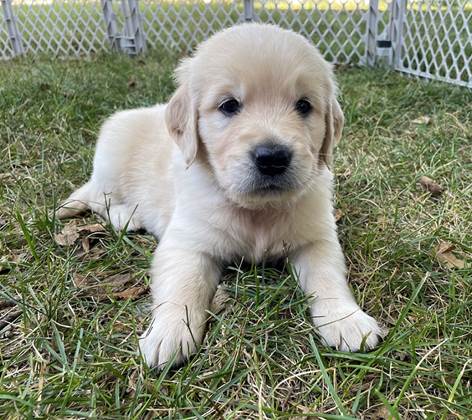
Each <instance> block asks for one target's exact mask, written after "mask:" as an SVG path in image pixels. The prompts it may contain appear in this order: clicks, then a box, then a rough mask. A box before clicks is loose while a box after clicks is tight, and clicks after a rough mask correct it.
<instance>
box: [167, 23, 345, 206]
mask: <svg viewBox="0 0 472 420" xmlns="http://www.w3.org/2000/svg"><path fill="white" fill-rule="evenodd" d="M177 80H178V84H179V87H178V89H177V91H176V93H175V94H174V96H173V97H172V99H171V100H170V103H169V105H168V107H167V111H166V122H167V126H168V130H169V132H170V134H171V135H172V137H173V138H174V139H175V141H176V143H177V145H178V146H179V148H180V149H181V151H182V153H183V156H184V158H185V160H186V162H187V165H191V164H192V162H193V161H194V160H195V159H196V158H197V159H198V158H199V157H200V156H202V157H204V159H205V160H206V162H207V164H208V167H209V168H210V170H211V172H212V173H213V175H214V176H215V178H216V180H217V182H218V184H219V185H220V187H221V188H222V190H223V191H224V193H225V195H226V196H227V197H228V198H229V199H230V200H232V201H233V202H235V203H236V204H238V205H240V206H243V207H248V208H258V207H264V206H266V205H269V204H270V205H277V204H278V203H287V201H291V200H294V199H296V198H297V197H299V196H300V195H301V194H303V192H305V191H307V190H308V189H309V188H310V187H311V186H313V183H316V182H317V174H318V173H319V169H320V168H321V167H322V166H323V165H329V164H330V163H331V159H332V151H333V147H334V144H335V143H336V142H337V140H338V139H339V138H340V136H341V130H342V125H343V114H342V112H341V109H340V107H339V104H338V102H337V101H336V97H335V94H336V92H335V90H336V89H335V84H334V81H333V75H332V70H331V66H330V65H329V64H328V63H326V62H325V61H324V60H323V58H322V57H321V55H320V54H319V53H318V51H317V50H316V48H315V47H314V46H313V45H311V44H310V43H309V42H308V41H307V40H306V39H305V38H303V37H302V36H300V35H297V34H295V33H294V32H291V31H287V30H283V29H281V28H279V27H276V26H270V25H260V24H245V25H241V26H236V27H233V28H230V29H227V30H225V31H223V32H220V33H218V34H216V35H214V36H213V37H212V38H210V39H209V40H208V41H206V42H205V43H203V44H202V45H201V46H200V47H199V48H198V50H197V52H196V54H195V55H194V56H193V57H192V58H189V59H186V60H184V61H183V62H182V63H181V65H180V66H179V68H178V69H177Z"/></svg>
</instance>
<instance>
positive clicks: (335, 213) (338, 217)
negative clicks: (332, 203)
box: [334, 209, 344, 223]
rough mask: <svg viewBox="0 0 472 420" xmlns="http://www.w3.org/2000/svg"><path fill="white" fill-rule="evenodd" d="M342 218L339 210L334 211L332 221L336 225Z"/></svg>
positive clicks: (341, 212)
mask: <svg viewBox="0 0 472 420" xmlns="http://www.w3.org/2000/svg"><path fill="white" fill-rule="evenodd" d="M343 216H344V213H343V211H342V210H340V209H336V211H335V212H334V220H335V221H336V223H337V222H339V221H340V220H341V218H342V217H343Z"/></svg>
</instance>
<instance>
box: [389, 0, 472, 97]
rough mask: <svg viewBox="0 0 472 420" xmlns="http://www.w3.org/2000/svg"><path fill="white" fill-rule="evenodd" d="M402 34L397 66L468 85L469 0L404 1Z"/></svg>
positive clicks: (471, 62) (471, 50)
mask: <svg viewBox="0 0 472 420" xmlns="http://www.w3.org/2000/svg"><path fill="white" fill-rule="evenodd" d="M404 1H406V0H404ZM402 37H403V40H402V52H401V56H400V59H399V61H398V62H397V63H395V68H396V69H397V70H400V71H403V72H406V73H410V74H414V75H418V76H422V77H427V78H432V79H437V80H442V81H446V82H452V83H456V84H459V85H464V86H468V87H470V88H472V1H470V0H469V1H467V0H408V1H406V7H405V10H404V18H403V31H402Z"/></svg>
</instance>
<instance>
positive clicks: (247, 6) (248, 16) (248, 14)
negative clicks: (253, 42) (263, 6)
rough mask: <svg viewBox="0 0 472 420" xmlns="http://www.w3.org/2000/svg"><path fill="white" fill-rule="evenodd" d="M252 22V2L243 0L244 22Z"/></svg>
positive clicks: (251, 0)
mask: <svg viewBox="0 0 472 420" xmlns="http://www.w3.org/2000/svg"><path fill="white" fill-rule="evenodd" d="M253 20H254V0H244V21H245V22H252V21H253Z"/></svg>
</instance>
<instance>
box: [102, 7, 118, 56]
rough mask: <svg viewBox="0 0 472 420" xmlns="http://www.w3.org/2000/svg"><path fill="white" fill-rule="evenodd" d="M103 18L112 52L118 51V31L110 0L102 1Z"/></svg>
mask: <svg viewBox="0 0 472 420" xmlns="http://www.w3.org/2000/svg"><path fill="white" fill-rule="evenodd" d="M102 11H103V18H104V19H105V25H106V27H107V35H108V39H109V41H110V46H111V49H112V51H119V50H120V42H119V36H118V31H117V29H116V16H115V13H114V12H113V7H112V0H102Z"/></svg>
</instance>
